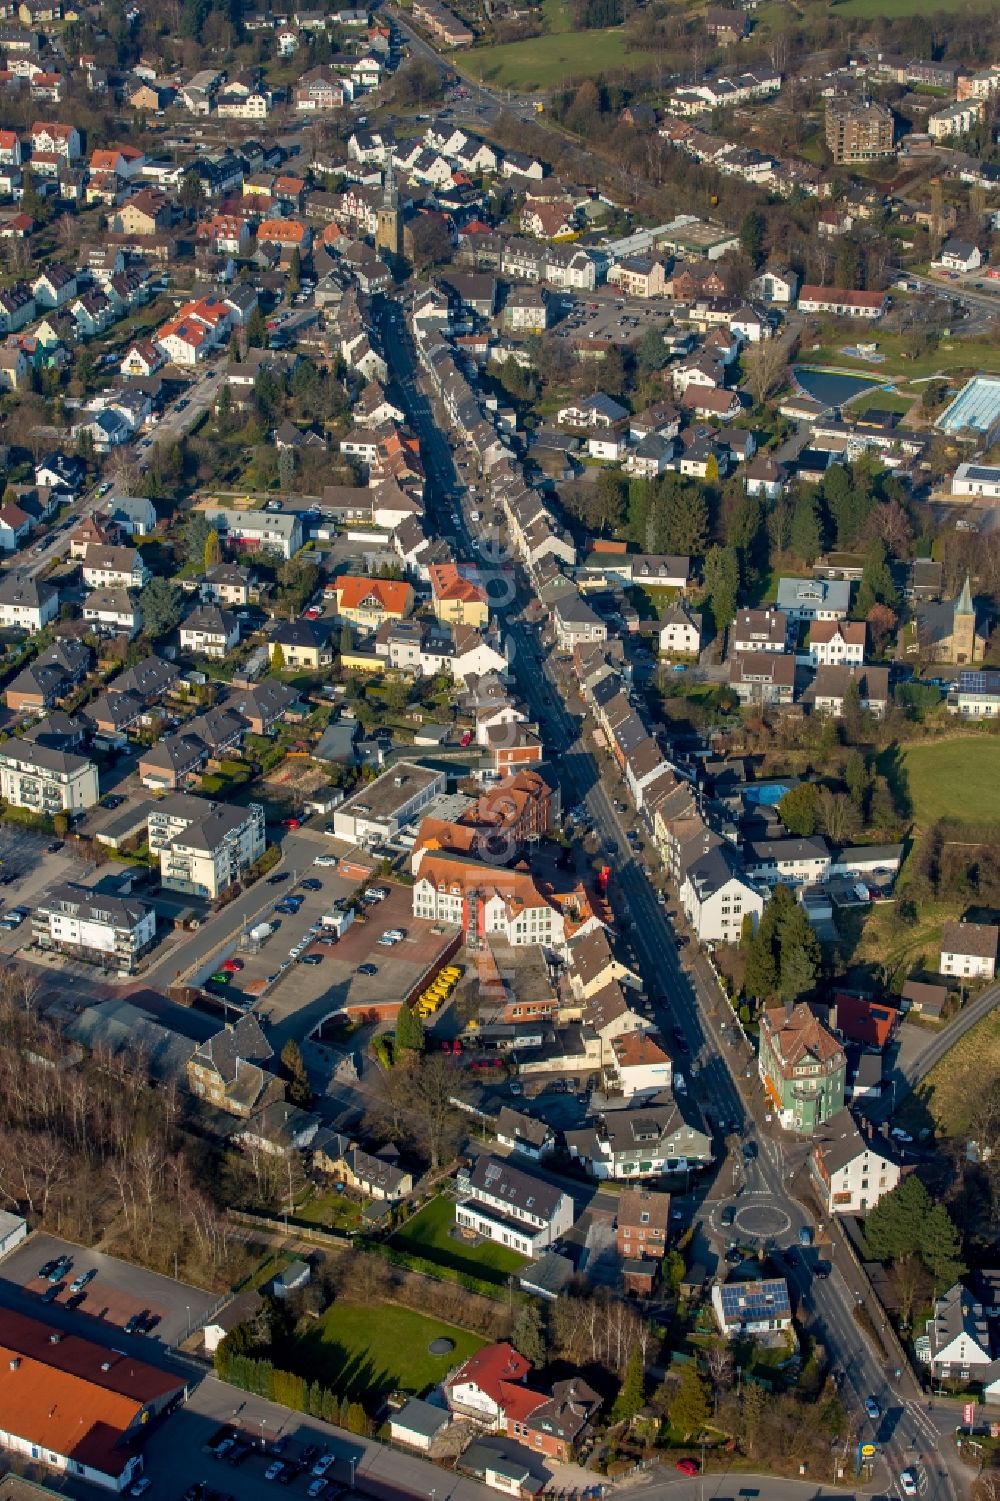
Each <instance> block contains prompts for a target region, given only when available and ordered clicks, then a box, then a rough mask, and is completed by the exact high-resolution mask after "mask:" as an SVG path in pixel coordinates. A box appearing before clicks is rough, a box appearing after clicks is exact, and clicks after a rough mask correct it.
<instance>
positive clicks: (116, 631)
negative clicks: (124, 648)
mask: <svg viewBox="0 0 1000 1501" xmlns="http://www.w3.org/2000/svg"><path fill="white" fill-rule="evenodd" d="M83 618H84V620H86V621H89V622H90V623H91V625H92V626H93V627H94V630H95V631H96V632H97V634H98V635H102V636H103V635H111V636H128V638H129V640H131V639H132V638H133V637H134V636H137V635H138V634H139V632H140V631H141V630H142V611H141V610H140V608H139V606H138V604H137V603H136V600H135V599H134V598H133V596H132V595H131V594H130V593H129V591H128V590H127V589H122V588H120V587H118V586H117V585H112V586H110V587H109V588H106V589H92V590H91V591H90V593H89V594H88V595H87V597H86V599H85V600H84V602H83Z"/></svg>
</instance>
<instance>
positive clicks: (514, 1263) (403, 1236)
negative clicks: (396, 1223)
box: [392, 1195, 524, 1286]
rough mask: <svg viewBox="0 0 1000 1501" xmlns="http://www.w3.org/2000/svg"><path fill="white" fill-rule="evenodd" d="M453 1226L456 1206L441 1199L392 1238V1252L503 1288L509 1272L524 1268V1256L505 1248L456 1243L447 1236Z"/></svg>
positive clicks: (447, 1200)
mask: <svg viewBox="0 0 1000 1501" xmlns="http://www.w3.org/2000/svg"><path fill="white" fill-rule="evenodd" d="M454 1224H455V1206H454V1204H453V1203H452V1201H451V1199H447V1198H445V1197H444V1196H443V1195H442V1196H441V1197H439V1198H437V1199H433V1200H432V1201H431V1203H430V1204H428V1205H427V1207H426V1209H421V1211H420V1213H419V1214H416V1215H414V1217H413V1219H412V1220H409V1221H407V1223H406V1224H405V1225H404V1226H403V1228H402V1230H400V1231H398V1232H397V1234H395V1235H394V1236H393V1237H392V1246H393V1249H394V1250H397V1251H405V1252H406V1253H407V1254H409V1255H411V1256H419V1257H421V1258H422V1259H423V1260H424V1261H429V1262H432V1263H433V1264H434V1265H435V1266H440V1267H447V1268H449V1269H450V1270H451V1271H453V1272H460V1273H465V1274H467V1275H468V1276H470V1277H478V1278H480V1280H481V1281H483V1282H493V1283H496V1284H497V1286H505V1285H506V1282H507V1278H508V1277H509V1276H510V1274H511V1272H517V1271H520V1269H521V1267H523V1266H524V1257H523V1256H519V1255H518V1254H517V1252H516V1251H509V1250H508V1249H507V1247H506V1246H498V1245H495V1244H494V1243H493V1241H485V1242H484V1243H483V1244H482V1245H480V1246H467V1245H465V1244H464V1243H463V1242H462V1241H460V1240H456V1239H455V1238H454V1237H453V1236H452V1235H451V1234H450V1231H451V1230H452V1229H453V1227H454Z"/></svg>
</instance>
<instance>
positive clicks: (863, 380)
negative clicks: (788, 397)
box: [792, 365, 882, 407]
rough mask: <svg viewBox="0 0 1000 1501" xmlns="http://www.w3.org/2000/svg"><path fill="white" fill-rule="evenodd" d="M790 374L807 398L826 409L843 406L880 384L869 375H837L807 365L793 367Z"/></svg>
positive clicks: (830, 371)
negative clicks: (817, 402) (809, 397)
mask: <svg viewBox="0 0 1000 1501" xmlns="http://www.w3.org/2000/svg"><path fill="white" fill-rule="evenodd" d="M792 374H793V375H794V376H795V379H796V381H797V382H798V384H799V385H800V387H801V388H802V390H803V391H804V392H805V393H806V395H807V396H811V397H812V398H813V399H814V400H815V401H819V402H822V404H823V406H826V407H839V406H843V405H844V402H845V401H852V400H853V399H854V397H855V396H860V395H861V393H862V391H871V390H874V389H875V387H876V386H878V385H881V384H882V382H880V381H877V380H872V378H871V376H870V375H837V374H835V373H834V371H832V370H813V369H811V368H810V367H809V366H807V365H794V366H793V367H792Z"/></svg>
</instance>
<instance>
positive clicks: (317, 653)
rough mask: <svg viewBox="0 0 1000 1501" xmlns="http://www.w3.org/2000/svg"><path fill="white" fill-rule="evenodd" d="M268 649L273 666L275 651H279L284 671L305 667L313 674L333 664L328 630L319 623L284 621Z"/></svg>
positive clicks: (311, 621)
mask: <svg viewBox="0 0 1000 1501" xmlns="http://www.w3.org/2000/svg"><path fill="white" fill-rule="evenodd" d="M268 646H269V649H270V656H271V662H272V664H273V662H274V660H275V657H276V655H277V653H278V648H279V647H280V648H281V660H282V661H283V663H284V666H285V667H286V668H305V669H306V670H307V671H312V672H315V671H317V670H318V669H319V668H320V667H329V666H330V665H331V663H332V662H333V648H332V647H331V645H330V630H329V627H328V626H327V625H325V624H324V623H323V622H322V621H318V620H289V621H285V622H283V623H282V624H281V625H279V626H278V627H277V629H276V630H275V631H274V633H273V635H272V636H271V639H270V641H269V643H268Z"/></svg>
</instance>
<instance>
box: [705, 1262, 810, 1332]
mask: <svg viewBox="0 0 1000 1501" xmlns="http://www.w3.org/2000/svg"><path fill="white" fill-rule="evenodd" d="M712 1310H713V1312H714V1314H715V1321H716V1323H717V1324H718V1326H719V1331H720V1333H721V1334H722V1335H723V1337H724V1338H725V1339H753V1338H754V1337H755V1336H756V1335H762V1334H776V1333H780V1332H781V1331H782V1330H784V1329H790V1328H791V1326H792V1308H791V1304H790V1302H789V1299H788V1283H787V1282H786V1281H785V1279H784V1277H764V1278H755V1279H753V1280H752V1281H746V1282H742V1281H741V1282H716V1283H715V1284H714V1285H713V1287H712Z"/></svg>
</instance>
